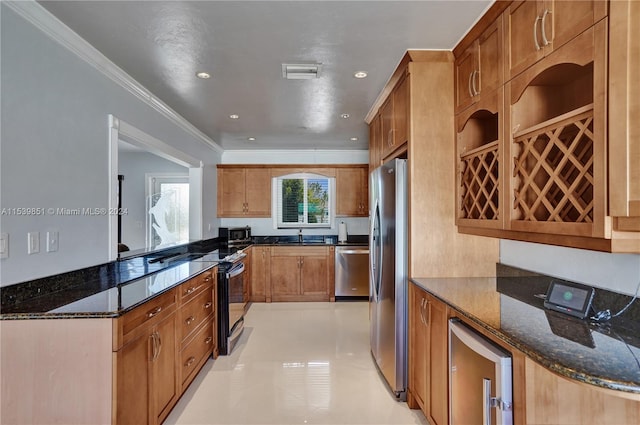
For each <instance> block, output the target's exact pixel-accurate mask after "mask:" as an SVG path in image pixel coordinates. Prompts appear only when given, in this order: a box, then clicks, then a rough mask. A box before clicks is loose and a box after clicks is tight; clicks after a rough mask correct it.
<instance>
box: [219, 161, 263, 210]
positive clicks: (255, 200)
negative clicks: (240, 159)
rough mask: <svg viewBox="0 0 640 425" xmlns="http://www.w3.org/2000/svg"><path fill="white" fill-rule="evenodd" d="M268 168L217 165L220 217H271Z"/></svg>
mask: <svg viewBox="0 0 640 425" xmlns="http://www.w3.org/2000/svg"><path fill="white" fill-rule="evenodd" d="M270 216H271V174H270V170H269V169H268V168H248V167H247V168H242V167H220V166H218V217H270Z"/></svg>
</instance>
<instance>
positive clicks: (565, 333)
mask: <svg viewBox="0 0 640 425" xmlns="http://www.w3.org/2000/svg"><path fill="white" fill-rule="evenodd" d="M498 275H499V277H497V278H424V279H420V278H415V279H411V280H412V282H413V283H415V284H416V285H418V286H419V287H421V288H423V289H425V290H426V291H427V292H429V293H431V294H432V295H434V296H435V297H437V298H438V299H440V300H442V301H443V302H445V303H446V304H448V305H450V306H451V307H452V308H453V309H454V310H456V311H457V312H458V313H459V314H458V315H459V316H460V317H462V318H466V319H467V320H470V321H472V322H474V323H476V324H478V325H479V326H481V327H482V328H483V329H485V330H486V331H487V332H489V333H491V334H492V335H494V336H496V337H497V338H499V339H500V340H502V341H504V342H505V343H507V344H508V345H510V346H512V347H514V348H516V349H518V350H520V351H521V352H523V353H524V354H526V355H527V356H528V357H530V358H531V359H533V360H534V361H536V362H537V363H539V364H541V365H543V366H544V367H546V368H547V369H550V370H552V371H553V372H556V373H558V374H560V375H562V376H565V377H567V378H570V379H573V380H577V381H581V382H585V383H589V384H592V385H596V386H599V387H603V388H608V389H612V390H619V391H624V392H629V393H636V394H640V360H639V359H640V329H638V328H639V322H638V316H639V315H640V306H638V305H635V303H634V304H633V305H632V306H633V308H629V310H627V311H626V312H625V313H624V314H623V315H622V316H620V317H619V318H616V319H612V320H611V321H610V322H608V323H606V324H596V323H591V322H590V321H588V320H580V319H577V318H574V317H571V316H568V315H565V314H562V313H558V312H554V311H550V310H548V309H545V308H544V306H543V300H542V299H540V298H539V297H536V295H539V294H545V293H546V291H547V288H548V286H549V283H550V281H551V280H561V279H555V278H552V277H549V276H545V275H540V274H536V273H531V272H526V271H522V270H520V269H515V268H511V267H508V266H503V265H499V266H498ZM630 300H631V297H627V296H624V295H620V294H614V293H612V292H610V291H605V290H600V289H597V288H596V296H595V298H594V305H595V306H596V307H597V308H598V309H604V308H609V309H611V311H612V312H617V311H619V310H620V309H621V308H622V307H624V306H625V305H626V303H628V301H630ZM637 303H638V304H640V301H637Z"/></svg>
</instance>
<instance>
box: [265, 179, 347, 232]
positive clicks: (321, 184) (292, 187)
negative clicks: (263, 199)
mask: <svg viewBox="0 0 640 425" xmlns="http://www.w3.org/2000/svg"><path fill="white" fill-rule="evenodd" d="M334 193H335V179H334V178H331V177H326V176H321V175H317V174H307V173H301V174H289V175H286V176H281V177H275V178H274V179H273V197H272V199H273V200H274V205H273V209H272V211H274V217H273V219H274V226H275V227H276V228H288V227H293V228H299V227H332V226H333V218H334V216H335V213H334V211H333V209H334V207H333V206H334Z"/></svg>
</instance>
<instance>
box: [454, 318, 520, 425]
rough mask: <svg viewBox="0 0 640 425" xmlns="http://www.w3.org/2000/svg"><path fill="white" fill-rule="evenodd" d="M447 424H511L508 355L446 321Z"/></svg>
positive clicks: (455, 324) (462, 326)
mask: <svg viewBox="0 0 640 425" xmlns="http://www.w3.org/2000/svg"><path fill="white" fill-rule="evenodd" d="M449 367H450V371H449V423H450V424H482V425H500V424H502V425H511V424H513V409H512V400H513V395H512V388H511V381H512V368H511V355H510V354H509V353H508V352H506V351H504V350H503V349H502V348H500V347H498V346H497V345H495V344H494V343H493V342H491V341H489V340H488V339H486V338H484V337H483V336H482V335H480V334H478V333H477V332H475V331H474V330H473V329H471V328H470V327H468V326H466V325H465V324H463V323H461V322H460V321H459V320H457V319H451V320H450V321H449Z"/></svg>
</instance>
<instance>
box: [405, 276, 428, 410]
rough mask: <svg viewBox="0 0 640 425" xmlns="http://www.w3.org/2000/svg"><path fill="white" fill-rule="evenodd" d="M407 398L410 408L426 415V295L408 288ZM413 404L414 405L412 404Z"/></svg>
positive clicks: (414, 287) (414, 288)
mask: <svg viewBox="0 0 640 425" xmlns="http://www.w3.org/2000/svg"><path fill="white" fill-rule="evenodd" d="M409 288H410V290H409V398H408V399H407V403H409V407H411V408H420V409H422V412H423V413H424V414H425V415H426V404H425V400H426V392H427V381H426V380H427V327H426V317H425V305H426V301H427V299H426V294H425V292H424V291H422V290H421V289H419V288H418V287H416V286H415V285H413V284H411V285H410V286H409ZM414 402H415V403H416V404H414Z"/></svg>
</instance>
